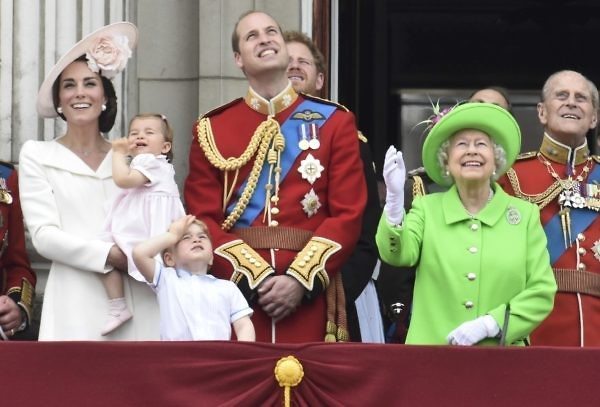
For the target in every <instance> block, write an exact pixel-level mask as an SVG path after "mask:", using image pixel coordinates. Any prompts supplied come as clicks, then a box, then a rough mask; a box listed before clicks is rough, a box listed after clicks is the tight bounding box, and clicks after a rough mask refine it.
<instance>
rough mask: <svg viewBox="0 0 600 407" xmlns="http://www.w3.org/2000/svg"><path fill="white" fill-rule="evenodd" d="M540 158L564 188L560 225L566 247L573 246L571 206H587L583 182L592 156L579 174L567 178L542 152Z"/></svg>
mask: <svg viewBox="0 0 600 407" xmlns="http://www.w3.org/2000/svg"><path fill="white" fill-rule="evenodd" d="M537 157H538V159H539V160H540V161H541V162H542V163H543V164H544V165H545V166H546V169H547V170H548V173H549V174H550V175H551V176H552V178H554V179H555V180H556V181H557V182H558V183H559V185H560V187H561V188H562V191H561V192H560V194H559V195H558V205H559V206H560V212H559V214H560V226H561V228H562V232H563V241H564V244H565V248H568V247H571V245H572V243H571V242H572V239H571V208H583V207H585V206H586V204H585V198H584V197H583V196H582V195H581V183H582V182H583V181H584V180H585V179H586V178H587V176H588V173H589V172H590V167H591V164H592V157H591V156H589V157H588V158H587V160H586V163H585V165H584V166H583V168H582V169H581V172H580V173H579V175H575V174H571V175H569V176H568V177H567V178H566V179H562V178H560V177H559V176H558V174H557V173H556V171H555V170H554V167H552V163H551V162H550V161H548V160H547V159H546V157H544V156H543V155H542V154H540V153H538V154H537Z"/></svg>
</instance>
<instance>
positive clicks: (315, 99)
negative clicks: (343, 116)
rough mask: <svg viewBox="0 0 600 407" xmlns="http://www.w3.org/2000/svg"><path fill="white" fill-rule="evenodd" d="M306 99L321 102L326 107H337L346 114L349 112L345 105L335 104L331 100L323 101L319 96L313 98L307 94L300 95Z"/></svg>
mask: <svg viewBox="0 0 600 407" xmlns="http://www.w3.org/2000/svg"><path fill="white" fill-rule="evenodd" d="M300 94H301V95H302V96H303V97H304V98H306V99H309V100H313V101H315V102H321V103H325V104H326V105H332V106H335V107H337V108H338V109H340V110H343V111H345V112H349V110H348V108H347V107H346V106H344V105H340V104H339V103H337V102H334V101H333V100H329V99H323V98H320V97H317V96H313V95H308V94H306V93H300Z"/></svg>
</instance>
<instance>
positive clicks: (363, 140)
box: [358, 130, 369, 143]
mask: <svg viewBox="0 0 600 407" xmlns="http://www.w3.org/2000/svg"><path fill="white" fill-rule="evenodd" d="M358 139H359V140H360V141H362V142H363V143H368V142H369V140H367V138H366V137H365V135H364V134H363V133H362V131H360V130H359V131H358Z"/></svg>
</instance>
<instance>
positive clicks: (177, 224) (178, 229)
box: [169, 215, 196, 240]
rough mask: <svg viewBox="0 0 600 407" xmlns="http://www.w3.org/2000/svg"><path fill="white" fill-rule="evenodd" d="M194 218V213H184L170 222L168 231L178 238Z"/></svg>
mask: <svg viewBox="0 0 600 407" xmlns="http://www.w3.org/2000/svg"><path fill="white" fill-rule="evenodd" d="M195 220H196V217H195V216H194V215H185V216H183V217H181V218H179V219H177V220H175V221H173V223H171V226H170V227H169V233H172V234H174V235H175V236H177V240H179V239H180V238H181V236H183V235H184V234H185V232H186V231H187V230H188V228H189V227H190V225H191V224H192V223H193V222H194V221H195Z"/></svg>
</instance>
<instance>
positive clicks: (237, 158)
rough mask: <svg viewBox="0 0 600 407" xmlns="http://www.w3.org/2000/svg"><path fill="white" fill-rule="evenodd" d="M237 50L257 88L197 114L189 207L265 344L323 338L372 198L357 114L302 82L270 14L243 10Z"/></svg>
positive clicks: (221, 272)
mask: <svg viewBox="0 0 600 407" xmlns="http://www.w3.org/2000/svg"><path fill="white" fill-rule="evenodd" d="M232 47H233V51H234V58H235V62H236V64H237V66H238V67H239V68H240V69H241V70H242V71H243V72H244V74H245V76H246V78H247V80H248V83H249V89H248V92H247V94H246V96H245V97H243V98H240V99H236V100H234V101H232V102H230V103H228V104H227V105H224V106H221V107H219V108H217V109H215V110H213V111H211V112H209V113H207V114H205V115H204V116H203V117H202V118H201V119H199V120H198V122H197V123H196V125H195V127H194V139H193V141H192V145H191V149H190V158H189V166H190V171H189V174H188V177H187V179H186V182H185V188H184V197H185V201H186V204H187V208H188V211H189V212H190V213H192V214H194V215H196V216H197V217H199V218H200V219H203V220H204V221H205V222H206V223H207V225H208V227H209V229H210V232H211V235H212V238H213V241H214V246H215V253H216V255H217V256H215V260H214V265H213V268H212V270H213V273H214V274H215V275H216V276H218V277H222V278H229V279H231V280H232V281H234V282H235V283H237V284H238V286H239V287H240V289H241V290H242V292H243V293H244V294H245V295H246V297H247V298H248V299H249V300H250V301H251V303H253V304H254V310H255V314H254V317H253V322H254V324H255V329H256V339H257V341H271V342H307V341H322V340H323V339H324V337H325V332H326V331H325V328H326V325H327V322H332V321H327V320H328V318H327V309H326V299H325V295H324V293H325V291H326V289H327V288H328V286H330V284H332V283H333V282H334V281H335V276H336V275H337V274H338V271H339V269H340V267H341V265H342V264H343V263H344V261H345V260H346V259H347V258H348V256H349V255H350V254H351V252H352V250H353V249H354V246H355V244H356V241H357V239H358V235H359V233H360V225H361V219H362V213H363V211H364V207H365V202H366V191H365V189H366V188H365V180H364V176H363V170H362V164H361V161H360V155H359V142H358V138H357V137H356V134H357V130H356V125H355V120H354V115H352V113H350V112H348V111H347V110H346V109H344V108H343V107H342V106H339V105H336V104H335V103H332V102H328V101H322V100H320V99H315V98H311V97H309V96H306V95H298V93H296V91H294V88H293V87H292V86H291V83H290V81H289V79H288V77H287V75H286V70H287V67H288V62H289V55H288V52H287V48H286V45H285V42H284V40H283V36H282V31H281V28H280V26H279V24H278V23H277V22H276V21H275V20H274V19H273V18H272V17H271V16H269V15H268V14H266V13H263V12H257V11H251V12H248V13H245V14H243V15H242V16H241V17H240V19H239V20H238V22H237V24H236V25H235V28H234V30H233V35H232ZM328 291H331V290H328ZM328 332H329V333H330V334H333V335H334V336H335V335H336V334H339V335H337V336H338V337H339V338H338V339H344V338H343V337H344V336H345V335H344V333H343V332H338V331H337V329H329V330H328ZM346 336H347V334H346ZM328 339H329V340H333V337H328Z"/></svg>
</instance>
